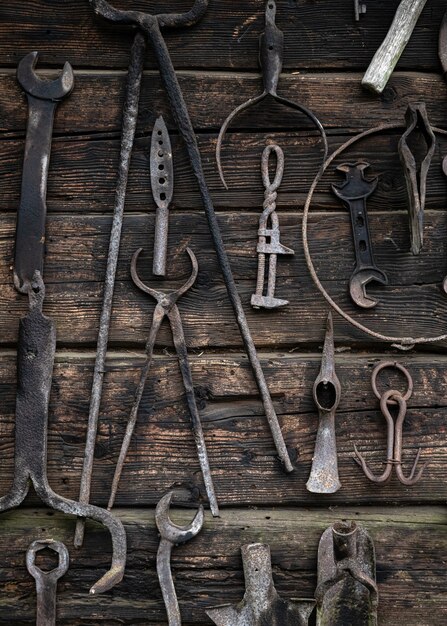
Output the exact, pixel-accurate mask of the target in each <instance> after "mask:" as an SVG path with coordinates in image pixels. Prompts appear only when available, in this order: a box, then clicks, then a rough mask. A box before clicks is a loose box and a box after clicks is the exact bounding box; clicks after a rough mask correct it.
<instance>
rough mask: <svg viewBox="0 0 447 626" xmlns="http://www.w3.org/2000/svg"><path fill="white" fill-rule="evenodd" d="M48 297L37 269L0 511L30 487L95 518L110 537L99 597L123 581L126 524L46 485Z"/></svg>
mask: <svg viewBox="0 0 447 626" xmlns="http://www.w3.org/2000/svg"><path fill="white" fill-rule="evenodd" d="M44 294H45V288H44V284H43V281H42V278H41V276H40V274H39V272H38V271H36V272H35V275H34V280H33V282H32V285H31V288H30V291H29V293H28V297H29V311H28V314H27V315H26V316H25V317H24V318H22V319H21V320H20V327H19V339H18V353H17V400H16V412H15V457H14V477H13V484H12V487H11V489H10V490H9V492H8V493H7V494H6V495H4V496H3V497H1V498H0V512H4V511H8V510H10V509H13V508H15V507H17V506H19V504H21V503H22V502H23V500H24V499H25V497H26V495H27V493H28V491H29V487H30V485H31V484H32V485H33V487H34V490H35V492H36V494H37V496H38V497H39V498H40V499H41V500H42V502H43V503H44V504H46V505H47V506H49V507H50V508H52V509H55V510H57V511H61V512H62V513H67V514H69V515H79V516H82V517H85V518H91V519H94V520H96V521H98V522H100V523H101V524H103V525H104V526H106V527H107V528H108V530H109V531H110V534H111V537H112V546H113V554H112V565H111V567H110V569H109V571H108V572H106V574H104V576H103V577H102V578H101V579H100V580H99V581H98V582H97V583H95V585H93V587H92V588H91V589H90V593H100V592H103V591H107V590H108V589H111V588H112V587H113V586H114V585H116V584H117V583H118V582H120V580H121V579H122V577H123V574H124V567H125V563H126V534H125V531H124V527H123V525H122V523H121V522H120V521H119V520H118V519H116V518H115V517H114V516H113V515H111V514H110V513H109V512H108V511H106V510H104V509H101V508H99V507H96V506H93V505H87V504H80V503H79V502H76V501H74V500H69V499H67V498H64V497H62V496H59V495H58V494H56V493H55V492H54V491H53V490H52V489H51V487H50V485H49V484H48V478H47V430H48V403H49V396H50V390H51V380H52V373H53V363H54V354H55V350H56V329H55V326H54V323H53V321H52V320H51V319H50V318H48V317H46V316H45V315H44V314H43V313H42V304H43V300H44Z"/></svg>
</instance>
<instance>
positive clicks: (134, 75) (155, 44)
mask: <svg viewBox="0 0 447 626" xmlns="http://www.w3.org/2000/svg"><path fill="white" fill-rule="evenodd" d="M89 1H90V4H91V5H92V7H93V9H94V11H95V12H96V13H97V14H98V15H100V16H102V17H104V18H105V19H107V20H110V21H112V22H115V23H117V24H121V25H130V26H137V28H138V29H139V31H140V32H139V33H138V34H137V35H136V36H135V41H134V47H133V49H135V46H136V45H137V44H138V45H137V49H138V50H139V53H138V55H137V59H138V62H136V61H135V59H134V56H132V61H131V65H130V68H129V80H128V96H127V100H126V104H125V107H124V119H123V134H122V142H121V145H122V152H121V157H120V166H119V172H120V173H119V180H118V184H117V196H116V197H117V200H116V206H115V211H114V220H113V224H112V232H111V236H110V242H111V243H110V247H109V257H108V261H107V271H106V283H105V290H104V300H103V310H102V313H101V320H100V327H99V334H98V345H97V357H96V361H95V370H94V377H93V384H92V396H91V402H90V412H89V423H88V430H87V443H86V447H85V457H84V468H83V472H82V478H81V492H80V501H81V502H88V500H89V497H90V484H91V474H92V468H93V456H94V448H95V438H96V431H97V424H98V415H99V403H100V400H101V391H102V382H103V378H104V369H105V368H104V364H105V355H106V349H107V340H108V332H109V326H110V313H111V309H112V296H113V285H114V281H115V272H116V264H117V261H118V252H119V241H120V236H121V225H122V211H123V209H124V196H125V189H126V184H127V175H128V169H129V159H130V153H131V150H132V144H133V137H134V133H135V123H136V115H137V109H138V95H139V91H140V82H141V72H142V63H143V58H144V46H145V41H144V37H147V39H148V41H149V42H150V44H151V46H152V49H153V52H154V55H155V58H156V60H157V63H158V66H159V70H160V77H161V80H162V83H163V85H164V87H165V90H166V94H167V96H168V100H169V103H170V107H171V113H172V116H173V118H174V121H175V123H176V125H177V127H178V129H179V133H180V135H181V137H182V138H183V140H184V142H185V145H186V149H187V152H188V156H189V160H190V164H191V167H192V169H193V172H194V175H195V178H196V180H197V182H198V185H199V191H200V195H201V198H202V203H203V207H204V209H205V214H206V217H207V221H208V226H209V229H210V234H211V237H212V240H213V244H214V249H215V251H216V256H217V259H218V262H219V265H220V268H221V271H222V275H223V278H224V282H225V286H226V289H227V292H228V296H229V299H230V302H231V305H232V307H233V310H234V314H235V318H236V321H237V324H238V326H239V330H240V332H241V335H242V339H243V342H244V347H245V350H246V352H247V356H248V358H249V361H250V365H251V367H252V371H253V374H254V377H255V380H256V383H257V385H258V389H259V392H260V394H261V397H262V402H263V406H264V410H265V414H266V418H267V421H268V423H269V427H270V430H271V433H272V436H273V439H274V442H275V447H276V450H277V452H278V457H279V459H280V460H281V462H282V463H283V464H284V468H285V470H286V471H287V472H292V471H293V465H292V461H291V460H290V456H289V453H288V450H287V448H286V444H285V441H284V438H283V435H282V432H281V427H280V425H279V421H278V417H277V415H276V412H275V408H274V406H273V402H272V398H271V396H270V392H269V389H268V386H267V382H266V380H265V376H264V372H263V370H262V367H261V362H260V360H259V357H258V354H257V352H256V347H255V344H254V342H253V339H252V336H251V333H250V328H249V326H248V323H247V318H246V315H245V311H244V308H243V306H242V302H241V299H240V296H239V293H238V291H237V287H236V283H235V281H234V277H233V273H232V271H231V266H230V262H229V259H228V255H227V253H226V250H225V246H224V242H223V239H222V235H221V232H220V227H219V222H218V220H217V216H216V213H215V211H214V206H213V201H212V199H211V194H210V192H209V189H208V185H207V183H206V180H205V175H204V172H203V165H202V159H201V156H200V151H199V147H198V144H197V138H196V135H195V133H194V128H193V126H192V123H191V119H190V117H189V113H188V109H187V106H186V103H185V100H184V97H183V94H182V91H181V89H180V85H179V82H178V80H177V76H176V73H175V70H174V67H173V65H172V61H171V58H170V55H169V50H168V48H167V46H166V42H165V40H164V38H163V35H162V33H161V30H160V29H162V28H164V27H180V26H191V25H193V24H196V23H197V22H198V21H199V20H200V19H201V18H202V17H203V15H204V14H205V12H206V9H207V7H208V2H209V0H196V1H195V2H194V5H193V7H192V9H191V10H190V11H188V12H186V13H172V14H170V13H160V14H158V15H153V14H150V13H143V12H141V11H120V10H118V9H115V8H113V7H112V6H111V5H110V4H109V3H108V2H107V1H106V0H89ZM137 37H138V39H137ZM124 127H126V128H127V131H126V132H124ZM131 131H132V132H131ZM121 183H122V184H121ZM83 532H84V531H83V523H82V521H78V524H77V526H76V535H75V545H78V546H79V545H82V541H83Z"/></svg>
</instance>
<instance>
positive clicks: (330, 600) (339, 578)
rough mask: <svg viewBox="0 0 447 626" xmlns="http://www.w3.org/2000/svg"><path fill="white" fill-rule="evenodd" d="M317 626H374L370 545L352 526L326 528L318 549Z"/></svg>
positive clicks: (365, 534)
mask: <svg viewBox="0 0 447 626" xmlns="http://www.w3.org/2000/svg"><path fill="white" fill-rule="evenodd" d="M315 598H316V600H317V626H348V625H349V624H351V625H352V626H354V624H355V626H377V606H378V591H377V585H376V559H375V552H374V544H373V542H372V539H371V537H370V536H369V534H368V532H367V531H366V530H365V529H364V528H362V527H361V526H357V525H356V524H355V523H354V522H339V523H337V524H334V525H333V526H331V527H330V528H327V529H326V530H325V531H324V533H323V535H322V537H321V539H320V544H319V546H318V584H317V589H316V591H315Z"/></svg>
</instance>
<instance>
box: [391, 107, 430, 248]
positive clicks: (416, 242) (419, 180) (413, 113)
mask: <svg viewBox="0 0 447 626" xmlns="http://www.w3.org/2000/svg"><path fill="white" fill-rule="evenodd" d="M405 120H406V122H407V130H406V131H405V132H404V134H403V135H402V137H401V138H400V141H399V146H398V150H399V157H400V160H401V163H402V166H403V168H404V174H405V182H406V184H407V194H408V203H409V204H408V217H409V225H410V236H411V252H412V253H413V254H415V255H417V254H419V253H420V252H421V250H422V245H423V234H424V208H425V192H426V187H427V175H428V170H429V168H430V163H431V160H432V157H433V155H434V153H435V148H436V137H435V134H434V132H433V130H432V127H431V124H430V122H429V120H428V116H427V110H426V108H425V103H423V102H421V103H419V104H409V105H408V108H407V111H406V114H405Z"/></svg>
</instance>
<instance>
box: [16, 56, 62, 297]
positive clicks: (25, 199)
mask: <svg viewBox="0 0 447 626" xmlns="http://www.w3.org/2000/svg"><path fill="white" fill-rule="evenodd" d="M38 56H39V53H38V52H30V53H29V54H27V55H26V57H24V58H23V59H22V60H21V61H20V63H19V66H18V68H17V80H18V82H19V83H20V85H21V87H22V88H23V89H24V90H25V92H26V96H27V98H28V126H27V131H26V143H25V158H24V160H23V175H22V189H21V193H20V205H19V208H18V211H17V229H16V242H15V257H14V285H15V287H16V289H17V290H18V291H20V292H21V293H28V290H29V288H30V284H31V282H32V280H33V276H34V272H35V271H36V270H37V271H39V272H40V275H41V276H42V275H43V257H44V249H45V220H46V214H47V207H46V196H47V178H48V166H49V163H50V153H51V138H52V135H53V119H54V112H55V110H56V107H57V105H58V103H59V102H60V101H61V100H63V99H64V98H65V97H66V96H68V94H69V93H70V92H71V91H72V89H73V86H74V76H73V70H72V68H71V65H70V64H69V63H65V65H64V69H63V70H62V74H61V75H60V76H59V77H58V78H56V79H55V80H52V81H48V80H42V79H41V78H39V76H38V75H37V74H36V73H35V71H34V68H35V66H36V63H37V58H38Z"/></svg>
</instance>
